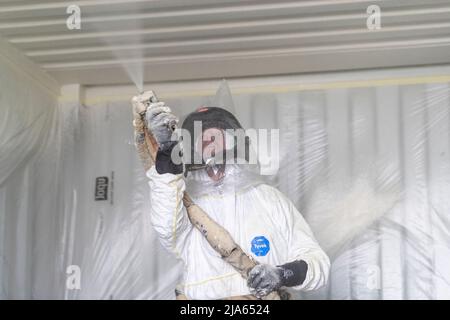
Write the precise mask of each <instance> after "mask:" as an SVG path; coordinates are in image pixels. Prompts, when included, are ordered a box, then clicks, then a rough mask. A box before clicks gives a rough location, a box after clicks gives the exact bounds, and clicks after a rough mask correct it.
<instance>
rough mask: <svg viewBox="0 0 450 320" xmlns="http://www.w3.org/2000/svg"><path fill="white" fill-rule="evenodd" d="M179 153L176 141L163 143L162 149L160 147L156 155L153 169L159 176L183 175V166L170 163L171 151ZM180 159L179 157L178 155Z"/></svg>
mask: <svg viewBox="0 0 450 320" xmlns="http://www.w3.org/2000/svg"><path fill="white" fill-rule="evenodd" d="M174 149H175V151H174V152H180V145H179V143H178V141H170V142H167V143H165V145H164V147H162V148H161V147H160V148H159V149H158V152H157V153H156V160H155V169H156V172H158V173H159V174H163V173H172V174H180V173H183V164H182V163H181V164H175V163H173V161H172V151H173V150H174ZM180 158H181V155H180Z"/></svg>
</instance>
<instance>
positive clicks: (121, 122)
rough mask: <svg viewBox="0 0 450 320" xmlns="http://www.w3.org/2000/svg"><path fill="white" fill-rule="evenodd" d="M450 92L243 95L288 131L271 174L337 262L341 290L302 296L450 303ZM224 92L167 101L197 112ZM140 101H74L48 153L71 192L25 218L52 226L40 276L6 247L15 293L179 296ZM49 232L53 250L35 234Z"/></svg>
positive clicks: (36, 259) (383, 89)
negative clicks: (74, 278)
mask: <svg viewBox="0 0 450 320" xmlns="http://www.w3.org/2000/svg"><path fill="white" fill-rule="evenodd" d="M449 92H450V90H449V84H448V83H436V84H416V85H385V86H377V87H360V88H336V89H323V90H316V91H298V92H293V91H290V92H283V93H270V92H267V93H254V94H235V95H234V96H233V104H234V112H235V114H236V116H237V117H238V119H239V120H240V121H241V123H242V124H243V125H244V127H245V128H265V129H271V128H274V129H279V134H280V166H279V169H278V170H276V171H274V172H273V175H271V176H266V178H267V181H268V183H270V184H272V185H273V186H276V187H277V188H278V189H279V190H281V191H282V192H283V193H284V194H286V195H287V196H288V197H289V198H290V199H291V200H292V201H293V203H294V204H295V206H296V207H297V209H298V210H299V211H300V212H301V213H302V214H303V216H304V217H305V219H306V220H307V222H308V223H309V224H310V226H311V228H312V230H313V232H314V234H315V236H316V238H317V240H318V241H319V243H320V244H321V246H322V247H323V248H324V250H325V251H326V252H327V253H328V254H329V256H330V258H331V262H332V267H331V274H330V279H329V284H328V286H327V287H325V288H322V289H320V290H319V291H316V292H310V293H307V294H306V293H299V295H298V296H297V298H302V299H318V298H320V299H438V298H440V299H444V298H446V299H448V298H450V272H448V267H449V266H450V245H449V244H450V203H449V200H448V197H447V194H448V192H449V190H450V94H449ZM160 98H164V97H160ZM213 101H214V97H212V96H211V97H185V98H177V99H167V100H166V103H167V104H168V105H169V106H170V107H171V108H172V109H173V111H174V112H175V113H176V114H178V115H180V117H183V116H184V115H186V113H187V112H189V111H191V110H192V109H194V108H196V107H199V106H202V105H210V104H212V103H213ZM130 108H131V107H130V103H129V101H128V100H127V101H111V102H104V103H98V104H93V105H83V106H78V105H75V104H70V103H66V104H63V105H62V106H61V108H60V111H61V114H60V117H59V118H60V120H59V122H58V124H55V125H56V126H57V127H58V129H59V130H55V135H56V136H57V137H59V138H58V139H56V140H54V141H55V143H56V145H57V147H56V148H55V147H54V148H50V149H49V150H47V157H50V158H51V157H52V156H54V157H55V159H58V161H57V162H58V167H57V168H55V172H57V176H56V177H55V181H54V182H55V183H57V186H58V187H57V188H56V189H55V190H54V192H55V193H54V194H41V195H40V198H39V200H36V199H35V202H34V204H35V203H39V204H40V205H43V204H45V203H46V202H47V201H49V200H48V199H54V197H57V207H55V208H53V209H52V210H56V211H55V212H54V213H51V214H50V213H49V214H48V217H47V218H48V219H50V220H49V221H48V224H46V223H45V221H46V220H45V219H47V218H42V219H38V218H36V216H34V215H35V214H36V212H35V211H33V210H30V211H29V214H28V215H25V216H24V218H23V219H27V218H28V219H31V217H33V219H37V220H36V221H39V223H38V224H31V225H29V226H28V228H26V229H25V230H33V237H34V238H33V239H29V241H28V242H26V246H25V247H26V248H28V249H27V250H28V251H27V252H26V253H23V255H24V256H26V257H30V258H29V261H28V263H32V264H33V266H31V267H30V268H34V267H35V266H41V267H40V268H39V270H30V271H29V272H31V273H32V274H33V276H30V277H28V278H27V283H19V282H15V281H19V279H17V280H15V281H13V280H11V278H10V276H11V275H12V274H13V273H14V271H13V270H11V268H10V267H11V265H12V263H16V262H17V261H16V262H14V261H11V259H12V257H13V256H14V255H13V254H11V249H10V248H9V249H8V246H7V245H6V244H7V243H5V242H3V243H1V244H2V245H3V246H2V247H0V250H1V252H0V253H1V257H2V259H1V269H0V270H1V273H2V278H1V279H2V297H3V298H16V297H22V296H24V297H32V298H47V297H51V298H66V299H81V298H88V299H172V298H174V297H175V296H174V288H175V285H176V284H177V283H178V281H179V278H180V276H181V271H182V265H181V263H180V262H178V261H177V260H176V259H175V257H174V256H172V255H171V254H170V253H168V252H167V251H165V250H164V249H163V248H162V247H161V246H160V244H159V242H158V239H157V237H156V234H155V231H154V230H153V229H152V226H151V223H150V218H149V208H150V206H151V203H149V187H148V184H147V178H146V176H145V174H144V172H143V170H142V167H141V164H140V162H139V160H138V159H137V155H136V153H135V149H134V145H133V128H132V125H131V120H132V115H131V110H130ZM43 114H44V113H43ZM11 116H12V115H11V114H10V113H8V114H7V117H11ZM44 116H45V114H44V115H42V117H44ZM2 121H3V120H2ZM24 130H29V129H27V128H25V129H24ZM0 139H2V140H3V139H4V136H3V135H2V136H1V137H0ZM11 139H16V137H15V136H13V137H12V138H11ZM40 139H42V142H46V140H45V139H47V137H42V138H40ZM1 143H3V141H2V142H1ZM17 143H19V141H18V142H17ZM30 161H35V160H30ZM17 174H19V173H17ZM50 174H51V173H50ZM41 179H45V177H41ZM36 183H39V181H38V180H37V181H36ZM7 187H8V183H6V184H5V183H4V184H2V185H1V188H2V189H0V190H5V188H7ZM28 200H29V199H28ZM24 201H27V200H24ZM52 201H54V200H52ZM7 202H8V199H6V198H5V197H3V198H0V205H3V207H2V210H4V211H3V212H2V217H4V216H5V214H6V216H8V214H9V215H11V214H13V212H9V211H8V210H13V209H8V207H7V206H5V203H7ZM30 204H33V203H31V202H30ZM3 219H4V218H3ZM14 223H15V221H12V220H11V221H10V220H6V224H5V221H3V224H2V228H3V229H5V228H14V227H15V226H14V225H12V224H14ZM17 223H18V222H17ZM49 225H52V226H53V227H52V228H51V229H50V230H51V232H50V231H48V228H49ZM40 237H44V238H45V241H46V243H47V244H48V248H47V249H45V248H43V247H37V246H42V244H41V242H38V243H31V241H35V240H36V239H39V238H40ZM8 243H9V245H11V246H12V245H13V242H12V241H10V242H8ZM19 249H20V248H19ZM37 249H39V250H38V251H36V250H37ZM8 250H9V251H8ZM19 262H20V261H19ZM19 262H17V263H19ZM8 266H9V267H8ZM43 266H47V268H44V267H43ZM68 266H78V267H79V270H80V271H81V289H79V290H71V289H68V287H67V279H68V277H69V276H70V274H71V271H70V270H69V273H66V272H67V271H68V270H67V267H68ZM45 281H47V282H48V283H52V284H54V285H53V286H51V287H49V286H46V287H42V285H43V283H45Z"/></svg>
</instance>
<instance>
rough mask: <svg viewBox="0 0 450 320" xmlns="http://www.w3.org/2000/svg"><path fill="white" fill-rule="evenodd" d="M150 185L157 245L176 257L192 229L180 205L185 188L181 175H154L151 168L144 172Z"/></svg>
mask: <svg viewBox="0 0 450 320" xmlns="http://www.w3.org/2000/svg"><path fill="white" fill-rule="evenodd" d="M147 177H148V178H149V185H150V206H151V209H150V213H151V222H152V225H153V227H154V228H155V230H156V232H157V233H158V236H159V239H160V241H161V244H162V245H163V246H164V247H165V248H167V249H168V250H170V251H172V252H174V253H175V254H176V255H177V257H180V253H181V251H182V246H183V245H184V244H185V243H186V241H185V240H186V237H187V235H188V234H189V232H190V231H191V229H192V224H191V223H190V221H189V217H188V215H187V212H186V208H185V207H184V205H183V194H184V190H185V188H186V185H185V182H184V179H183V175H182V174H176V175H175V174H171V173H164V174H159V173H158V172H156V169H155V166H152V167H151V168H150V170H148V171H147Z"/></svg>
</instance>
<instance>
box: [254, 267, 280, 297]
mask: <svg viewBox="0 0 450 320" xmlns="http://www.w3.org/2000/svg"><path fill="white" fill-rule="evenodd" d="M282 272H283V270H282V269H281V268H280V267H275V266H271V265H269V264H258V265H256V266H255V267H253V269H252V270H250V273H249V275H248V280H247V285H248V286H249V287H250V293H251V294H253V295H254V296H256V297H257V298H262V297H264V296H266V295H268V294H269V293H271V292H272V291H275V290H278V289H279V288H280V287H281V286H282Z"/></svg>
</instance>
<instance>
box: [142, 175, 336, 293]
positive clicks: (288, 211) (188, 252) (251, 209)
mask: <svg viewBox="0 0 450 320" xmlns="http://www.w3.org/2000/svg"><path fill="white" fill-rule="evenodd" d="M147 176H148V178H149V179H150V180H149V185H150V190H151V191H150V198H151V221H152V224H153V226H154V228H155V230H156V231H157V233H158V234H159V238H160V240H161V243H162V245H163V246H164V247H166V248H167V249H169V250H170V251H172V252H174V253H175V254H176V255H177V257H178V258H181V259H182V260H183V262H184V266H185V268H184V283H183V287H184V293H185V294H186V295H187V297H188V298H189V299H220V298H226V297H232V296H240V295H248V294H250V291H249V288H248V287H247V282H246V280H245V279H243V278H242V276H241V275H240V274H239V273H237V272H236V271H235V270H234V269H233V268H232V267H231V266H230V265H229V264H227V263H226V262H225V261H223V260H222V258H221V257H220V255H219V254H218V253H217V252H216V251H214V249H213V248H211V246H210V245H209V243H208V242H207V241H206V239H204V237H203V235H202V234H201V233H200V231H199V230H197V229H195V227H193V226H192V224H191V223H190V221H189V218H188V216H187V212H186V208H185V207H184V206H183V202H182V197H183V192H184V190H185V188H186V185H185V181H184V179H183V177H182V174H180V175H174V174H170V173H166V174H161V175H160V174H158V173H157V172H156V170H155V167H154V166H153V167H152V168H151V169H150V170H149V171H148V172H147ZM225 179H226V177H225ZM191 196H192V195H191ZM193 199H194V201H195V202H196V203H197V204H198V205H199V206H200V207H201V208H202V209H203V210H205V211H206V212H207V213H208V214H209V216H210V217H211V218H212V219H213V220H215V221H216V222H217V223H219V224H220V225H222V226H223V227H224V228H225V229H226V230H228V232H229V233H230V234H231V236H232V237H233V239H234V240H235V242H236V243H237V244H238V245H240V246H241V248H242V249H243V250H244V251H245V252H246V253H247V254H249V255H251V256H252V257H253V258H254V259H255V260H257V261H258V262H260V263H266V264H271V265H274V266H276V265H282V264H285V263H287V262H292V261H294V260H300V259H301V260H304V261H305V262H306V263H307V264H308V271H307V275H306V279H305V281H304V282H303V284H302V285H300V286H297V287H294V289H301V290H305V291H307V290H314V289H318V288H319V287H321V286H323V285H325V284H326V282H327V279H328V274H329V269H330V261H329V259H328V257H327V255H326V254H325V252H324V251H323V250H322V249H321V248H320V247H319V245H318V243H317V242H316V240H315V239H314V236H313V234H312V232H311V230H310V228H309V226H308V225H307V223H306V222H305V220H304V219H303V217H302V216H301V214H300V213H299V212H298V211H297V209H296V208H295V207H294V205H293V204H292V203H291V202H290V200H289V199H287V198H286V197H285V196H284V195H283V194H282V193H281V192H279V191H278V190H277V189H275V188H273V187H271V186H269V185H267V184H259V185H257V186H255V187H252V188H248V189H245V190H244V191H242V192H231V193H226V194H223V195H219V194H215V195H214V196H211V195H205V196H202V197H198V198H195V197H193ZM257 237H259V239H261V237H264V238H265V239H266V240H267V241H268V246H267V247H266V248H265V250H263V251H258V247H255V244H252V240H254V239H255V238H257ZM252 246H253V247H252ZM263 246H264V245H263ZM252 248H253V249H252ZM255 252H256V253H257V254H259V255H258V256H257V255H255Z"/></svg>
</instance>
